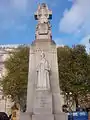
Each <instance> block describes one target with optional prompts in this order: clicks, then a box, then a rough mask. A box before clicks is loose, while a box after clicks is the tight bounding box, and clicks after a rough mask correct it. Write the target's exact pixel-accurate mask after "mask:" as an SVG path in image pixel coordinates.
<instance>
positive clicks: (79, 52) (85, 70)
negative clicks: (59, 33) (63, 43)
mask: <svg viewBox="0 0 90 120" xmlns="http://www.w3.org/2000/svg"><path fill="white" fill-rule="evenodd" d="M58 65H59V80H60V87H61V89H62V91H63V94H65V95H66V93H67V94H68V96H69V93H72V98H73V100H74V101H75V102H76V105H77V106H78V104H79V103H78V102H79V98H80V96H81V98H82V97H84V96H85V94H87V91H88V92H90V74H89V73H90V56H89V55H88V54H87V53H86V51H85V47H84V46H82V45H77V46H76V47H74V48H69V47H64V48H62V47H59V48H58Z"/></svg>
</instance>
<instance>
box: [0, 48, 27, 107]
mask: <svg viewBox="0 0 90 120" xmlns="http://www.w3.org/2000/svg"><path fill="white" fill-rule="evenodd" d="M28 63H29V48H28V47H26V46H19V47H18V48H17V49H15V50H13V51H12V52H11V54H10V56H9V58H8V59H7V60H6V61H5V68H6V70H7V74H6V75H5V76H4V77H3V79H2V87H3V92H4V94H5V95H11V98H12V100H13V101H14V102H18V103H20V104H21V106H23V105H24V104H25V101H26V92H27V80H28Z"/></svg>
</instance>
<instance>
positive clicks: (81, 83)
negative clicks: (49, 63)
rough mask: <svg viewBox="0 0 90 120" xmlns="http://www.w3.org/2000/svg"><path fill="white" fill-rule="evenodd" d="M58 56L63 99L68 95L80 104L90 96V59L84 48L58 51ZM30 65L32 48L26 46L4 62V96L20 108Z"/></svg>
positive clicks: (18, 49)
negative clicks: (18, 104)
mask: <svg viewBox="0 0 90 120" xmlns="http://www.w3.org/2000/svg"><path fill="white" fill-rule="evenodd" d="M57 53H58V67H59V81H60V87H61V89H62V91H63V94H64V95H66V93H67V95H68V98H69V97H70V96H71V97H72V101H75V102H76V104H78V102H79V101H80V100H81V99H84V98H86V97H85V95H86V96H87V94H88V93H89V94H90V55H88V54H87V53H86V51H85V47H84V46H81V45H77V46H76V47H74V48H69V47H68V46H65V47H59V48H58V49H57ZM28 63H29V48H28V47H26V46H20V47H18V48H17V49H15V50H14V51H12V52H11V54H10V57H9V58H8V59H7V60H6V61H5V67H6V70H7V74H6V76H4V78H3V80H2V86H3V92H4V94H5V95H11V97H12V100H13V101H15V102H19V103H20V104H21V106H23V105H24V103H25V101H26V92H27V80H28V66H29V65H28ZM69 93H72V95H69ZM67 95H66V96H67Z"/></svg>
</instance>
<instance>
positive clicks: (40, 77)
mask: <svg viewBox="0 0 90 120" xmlns="http://www.w3.org/2000/svg"><path fill="white" fill-rule="evenodd" d="M49 73H50V66H49V63H48V61H47V60H46V59H45V54H44V53H43V52H42V53H41V61H40V63H39V65H38V67H37V86H36V88H37V90H50V79H49V77H50V76H49Z"/></svg>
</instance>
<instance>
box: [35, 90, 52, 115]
mask: <svg viewBox="0 0 90 120" xmlns="http://www.w3.org/2000/svg"><path fill="white" fill-rule="evenodd" d="M33 113H34V114H52V94H51V93H50V92H48V91H36V92H35V97H34V107H33Z"/></svg>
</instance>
